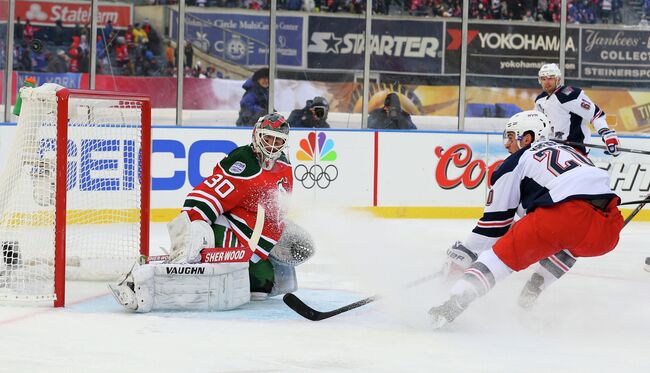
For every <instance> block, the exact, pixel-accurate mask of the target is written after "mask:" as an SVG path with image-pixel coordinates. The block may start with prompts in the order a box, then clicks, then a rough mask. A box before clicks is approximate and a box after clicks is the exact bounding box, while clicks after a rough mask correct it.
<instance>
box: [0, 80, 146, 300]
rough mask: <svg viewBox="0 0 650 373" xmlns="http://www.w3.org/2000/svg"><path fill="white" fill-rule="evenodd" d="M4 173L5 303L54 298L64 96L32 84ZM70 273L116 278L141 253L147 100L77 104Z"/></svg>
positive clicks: (72, 115)
mask: <svg viewBox="0 0 650 373" xmlns="http://www.w3.org/2000/svg"><path fill="white" fill-rule="evenodd" d="M21 97H22V100H23V103H22V110H21V115H20V118H19V121H18V126H17V130H16V136H15V138H14V141H13V144H12V149H11V151H10V153H9V154H10V155H9V159H8V160H7V162H6V163H5V164H4V169H3V171H2V174H1V178H0V242H1V243H2V261H0V300H3V299H4V300H50V299H54V297H55V295H54V281H53V278H54V263H55V192H56V188H57V187H58V185H56V177H55V176H56V153H57V143H56V138H57V111H58V110H59V109H58V108H57V96H56V93H55V92H53V91H52V90H51V89H44V88H35V89H28V88H23V89H22V90H21ZM68 111H69V113H68V117H69V122H68V142H67V143H68V146H67V155H68V161H67V168H68V169H67V182H66V184H67V186H66V187H67V188H66V189H67V193H66V196H67V197H66V198H67V209H66V218H65V221H66V223H65V227H66V229H65V230H66V261H65V262H66V278H68V279H70V278H81V279H111V278H115V277H117V276H119V275H120V274H121V273H124V272H125V271H126V270H128V269H129V267H130V265H131V264H132V263H133V261H134V260H135V259H136V258H137V257H138V255H139V252H140V227H141V219H140V217H141V216H140V215H141V214H140V202H141V198H142V195H141V194H142V191H141V187H140V186H141V184H140V173H141V167H140V165H141V161H142V158H141V157H142V155H141V142H142V138H141V133H142V128H141V127H142V126H141V118H142V109H141V102H140V101H129V100H119V99H111V98H110V97H101V98H100V97H98V98H91V99H88V98H75V96H74V94H73V95H71V96H70V99H69V105H68Z"/></svg>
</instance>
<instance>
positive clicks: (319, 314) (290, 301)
mask: <svg viewBox="0 0 650 373" xmlns="http://www.w3.org/2000/svg"><path fill="white" fill-rule="evenodd" d="M635 202H639V203H640V204H639V205H638V206H637V207H636V208H635V209H634V211H632V213H630V215H628V217H627V218H625V221H624V224H623V226H626V225H627V224H628V223H629V222H630V221H632V219H634V217H635V216H636V215H637V214H638V213H639V211H641V210H642V209H643V207H644V206H645V205H646V203H647V202H650V195H648V196H647V197H646V198H645V200H643V201H635ZM649 259H650V258H649ZM440 275H441V272H436V273H434V274H432V275H428V276H425V277H422V278H419V279H417V280H414V281H411V282H410V283H408V284H406V286H404V289H409V288H412V287H415V286H417V285H420V284H422V283H425V282H427V281H429V280H432V279H434V278H436V277H438V276H440ZM381 298H382V296H381V295H380V294H375V295H373V296H370V297H367V298H364V299H361V300H359V301H356V302H354V303H350V304H347V305H345V306H343V307H339V308H336V309H333V310H331V311H318V310H315V309H313V308H311V307H310V306H308V305H307V304H305V302H303V301H302V300H301V299H300V298H298V297H297V296H296V295H295V294H293V293H288V294H285V295H284V297H283V298H282V300H283V301H284V303H285V304H286V305H287V306H289V308H291V309H292V310H293V311H295V312H296V313H297V314H299V315H300V316H302V317H304V318H306V319H307V320H311V321H320V320H325V319H329V318H330V317H332V316H336V315H339V314H341V313H344V312H347V311H351V310H353V309H355V308H359V307H361V306H365V305H366V304H368V303H372V302H374V301H376V300H379V299H381Z"/></svg>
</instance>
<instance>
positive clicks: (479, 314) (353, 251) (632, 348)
mask: <svg viewBox="0 0 650 373" xmlns="http://www.w3.org/2000/svg"><path fill="white" fill-rule="evenodd" d="M295 220H296V221H297V222H298V223H299V224H301V225H302V226H304V227H305V228H307V229H308V230H309V231H310V232H312V234H313V236H314V239H315V241H316V243H317V245H318V252H317V254H316V256H315V257H314V258H313V260H312V261H311V262H308V263H306V264H304V265H302V266H301V267H299V268H298V276H299V281H300V287H301V290H299V291H298V293H297V294H298V295H299V296H300V297H301V298H302V299H303V300H304V301H305V302H306V303H307V304H309V305H312V306H313V307H314V308H316V309H319V310H330V309H333V308H337V307H339V306H342V305H344V304H347V303H351V302H353V301H356V300H358V299H361V298H364V297H366V296H368V295H371V294H374V293H381V294H388V295H387V296H386V297H385V298H384V299H383V300H381V301H378V302H375V303H372V304H369V305H366V306H364V307H361V308H359V309H357V310H354V311H351V312H348V313H345V314H342V315H339V316H337V317H334V318H331V319H328V320H324V321H319V322H311V321H307V320H305V319H302V318H301V317H300V316H298V315H296V314H295V313H293V311H291V310H290V309H289V308H287V307H286V306H285V305H284V304H283V303H282V300H281V299H280V297H276V298H273V299H271V300H268V301H265V302H257V303H252V304H248V305H246V306H244V307H242V308H241V309H238V310H234V311H228V312H214V313H195V312H182V313H171V312H154V313H149V314H131V313H128V312H126V311H125V310H123V309H122V308H121V307H120V306H119V305H117V304H116V303H115V302H114V300H113V298H112V297H111V296H110V295H109V294H108V290H107V288H106V284H104V283H89V282H71V283H69V285H68V290H67V296H68V298H67V299H68V305H67V307H66V308H64V309H52V308H50V307H0V372H137V373H142V372H156V373H157V372H233V373H235V372H236V373H242V372H314V371H319V372H553V373H556V372H650V356H649V355H647V354H648V353H649V352H650V273H648V272H645V271H644V270H643V261H644V258H645V257H646V256H648V255H650V244H649V243H648V242H649V241H650V224H649V223H631V224H630V225H629V226H628V227H626V228H625V230H624V231H623V233H622V236H621V242H620V244H619V246H618V248H617V249H616V250H614V251H613V252H612V253H610V254H608V255H606V256H604V257H600V258H593V259H580V260H579V261H578V263H577V264H576V265H575V266H574V268H573V269H572V271H571V272H570V273H569V274H568V275H566V276H565V277H564V278H563V279H561V280H560V281H558V282H557V283H556V284H554V285H553V286H552V287H551V288H549V289H548V290H547V292H545V293H544V294H543V295H542V297H540V300H539V303H538V304H537V306H536V307H535V308H534V309H533V310H532V311H523V310H521V309H519V308H518V306H517V305H516V299H517V296H518V294H519V291H520V289H521V287H522V286H523V284H524V282H525V281H526V280H527V278H528V276H529V275H530V272H529V271H524V272H522V273H516V274H514V275H512V276H511V277H510V278H508V279H506V280H505V281H504V282H502V283H500V284H499V285H498V286H497V287H496V288H495V289H494V290H493V291H492V292H491V293H489V294H488V295H487V296H486V297H484V298H482V299H480V300H478V301H477V302H475V303H474V304H472V306H471V307H470V308H469V309H468V310H467V311H466V312H465V313H464V314H463V315H461V316H460V317H459V318H458V319H457V320H456V321H455V322H454V323H453V324H451V325H449V327H448V328H446V329H444V330H440V331H433V330H430V328H429V327H428V325H427V319H426V311H427V310H428V308H429V307H431V306H432V305H433V303H434V302H435V301H436V298H437V297H440V294H439V291H437V290H438V289H436V286H434V285H433V283H428V284H426V285H422V286H419V287H417V288H414V289H411V290H409V291H401V292H395V291H396V290H398V289H399V285H400V284H404V283H407V282H409V281H411V280H413V279H416V278H419V277H422V276H425V275H427V274H429V273H431V272H433V271H435V270H437V269H438V268H439V267H440V265H441V263H442V260H443V256H444V251H445V249H446V247H447V246H449V245H450V244H451V243H452V242H453V241H455V240H457V239H461V240H463V239H464V238H465V237H466V235H467V233H468V232H469V230H470V229H471V228H472V227H473V224H474V221H471V220H390V219H376V218H372V217H369V216H367V215H363V214H350V213H349V212H345V213H344V212H341V211H326V210H317V211H311V212H310V213H309V214H302V215H298V216H296V217H295ZM167 241H168V239H167V235H166V232H165V230H164V225H163V224H156V225H154V226H153V227H152V247H153V249H154V253H156V251H157V250H155V249H157V248H158V247H159V246H168V242H167Z"/></svg>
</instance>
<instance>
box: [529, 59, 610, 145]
mask: <svg viewBox="0 0 650 373" xmlns="http://www.w3.org/2000/svg"><path fill="white" fill-rule="evenodd" d="M538 75H539V84H540V85H541V86H542V89H543V90H544V92H542V93H541V94H540V95H539V96H537V98H536V99H535V110H537V111H541V112H542V113H544V114H546V116H547V117H548V119H549V121H550V122H551V125H552V126H553V128H554V132H553V133H552V134H551V135H552V138H556V139H560V140H567V141H571V142H577V143H584V142H589V140H588V139H589V137H590V136H591V132H590V130H589V123H592V124H593V126H594V128H595V129H596V131H597V132H598V134H599V135H600V136H601V138H602V140H603V142H604V143H605V145H606V146H607V151H606V153H608V154H611V155H614V156H618V155H619V154H620V151H619V147H620V142H619V140H618V136H617V135H616V131H614V130H613V129H610V128H609V127H608V126H607V121H606V120H605V112H604V111H603V110H602V109H601V108H599V107H598V106H597V105H596V104H594V103H593V102H592V101H591V99H589V97H587V95H586V94H585V93H584V91H583V90H582V89H580V88H576V87H571V86H567V85H562V72H561V71H560V68H559V67H558V65H557V64H554V63H549V64H545V65H543V66H542V67H541V68H540V69H539V74H538ZM580 150H582V151H584V150H585V149H584V148H582V149H580Z"/></svg>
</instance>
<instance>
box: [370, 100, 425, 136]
mask: <svg viewBox="0 0 650 373" xmlns="http://www.w3.org/2000/svg"><path fill="white" fill-rule="evenodd" d="M368 128H374V129H391V130H415V129H417V127H416V126H415V124H413V121H412V120H411V115H409V113H407V112H405V111H404V110H402V105H401V104H400V101H399V96H398V95H397V93H395V92H392V93H389V94H387V95H386V99H385V100H384V106H383V107H381V108H379V109H375V110H373V111H371V112H370V114H369V115H368Z"/></svg>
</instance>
